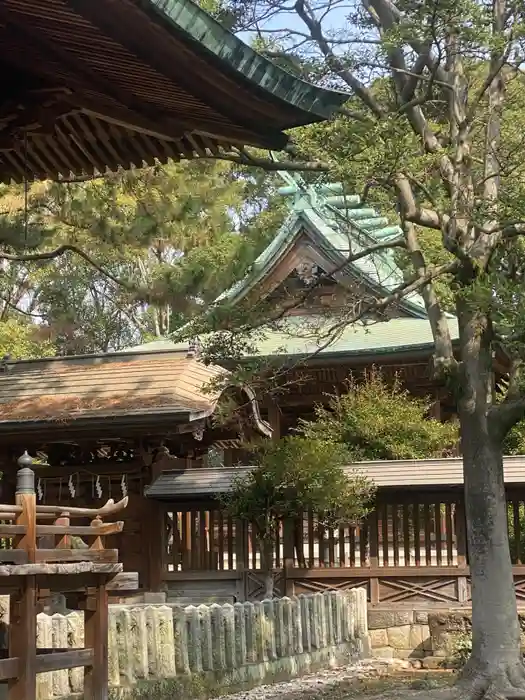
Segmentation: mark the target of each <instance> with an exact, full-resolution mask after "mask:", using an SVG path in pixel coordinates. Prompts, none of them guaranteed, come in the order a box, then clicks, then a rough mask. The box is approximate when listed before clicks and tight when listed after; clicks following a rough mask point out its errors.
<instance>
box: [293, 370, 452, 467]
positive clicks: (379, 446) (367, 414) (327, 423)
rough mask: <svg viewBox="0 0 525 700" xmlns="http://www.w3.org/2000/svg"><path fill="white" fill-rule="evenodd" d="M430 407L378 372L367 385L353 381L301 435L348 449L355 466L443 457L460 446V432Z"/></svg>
mask: <svg viewBox="0 0 525 700" xmlns="http://www.w3.org/2000/svg"><path fill="white" fill-rule="evenodd" d="M430 407H431V401H429V400H428V399H420V398H414V397H413V396H411V395H410V394H409V393H408V391H406V390H405V389H403V388H402V386H401V384H400V383H399V380H398V379H397V378H396V379H395V380H394V382H393V383H392V384H391V385H389V384H387V382H385V381H384V379H383V378H382V376H381V374H380V372H378V371H375V370H374V371H372V372H370V373H368V374H367V375H366V376H365V378H364V381H358V380H357V379H356V378H355V377H352V378H351V379H350V380H349V382H348V391H347V393H346V394H343V395H341V396H333V397H332V398H331V401H330V404H329V406H328V408H324V407H323V406H319V407H317V408H316V420H315V421H302V422H301V430H302V432H303V434H304V435H305V436H306V437H307V438H309V439H319V438H321V437H323V438H324V439H326V440H330V441H333V442H334V443H339V444H342V445H344V446H345V448H346V450H347V451H348V454H349V455H350V457H351V459H352V461H353V462H359V461H362V460H379V459H425V458H430V457H441V456H443V455H445V454H446V453H447V451H449V450H450V449H451V448H452V447H453V446H454V445H455V443H456V442H457V440H458V429H457V425H456V424H455V423H441V422H439V421H437V420H435V419H430V418H429V417H428V411H429V409H430Z"/></svg>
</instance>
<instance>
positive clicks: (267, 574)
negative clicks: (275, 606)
mask: <svg viewBox="0 0 525 700" xmlns="http://www.w3.org/2000/svg"><path fill="white" fill-rule="evenodd" d="M261 568H262V570H263V571H264V597H265V599H266V600H271V599H272V598H273V542H272V541H271V540H270V541H268V540H266V539H265V540H263V541H262V542H261Z"/></svg>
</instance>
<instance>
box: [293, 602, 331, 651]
mask: <svg viewBox="0 0 525 700" xmlns="http://www.w3.org/2000/svg"><path fill="white" fill-rule="evenodd" d="M291 607H292V644H293V648H292V653H293V654H294V655H295V656H297V655H299V654H302V653H303V651H304V648H303V616H302V614H301V606H300V603H299V600H298V599H297V598H292V606H291ZM340 629H341V626H340V625H339V627H338V630H339V636H340Z"/></svg>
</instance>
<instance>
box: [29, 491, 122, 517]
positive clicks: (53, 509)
mask: <svg viewBox="0 0 525 700" xmlns="http://www.w3.org/2000/svg"><path fill="white" fill-rule="evenodd" d="M128 500H129V499H128V497H127V496H125V497H124V498H122V499H121V500H120V501H117V502H116V503H115V501H114V500H113V499H112V498H110V499H109V501H107V502H106V503H105V504H104V505H103V506H101V507H100V508H76V507H73V506H44V505H37V507H36V516H37V518H39V517H42V516H44V515H46V514H53V515H56V516H59V515H61V514H62V513H67V514H68V515H69V517H73V518H97V517H99V518H107V517H108V516H109V515H115V513H120V511H121V510H124V509H125V508H126V506H127V505H128Z"/></svg>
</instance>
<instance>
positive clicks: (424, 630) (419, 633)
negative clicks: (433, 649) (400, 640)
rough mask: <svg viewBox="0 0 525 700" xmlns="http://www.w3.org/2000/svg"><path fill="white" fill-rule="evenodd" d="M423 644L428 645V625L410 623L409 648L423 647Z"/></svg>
mask: <svg viewBox="0 0 525 700" xmlns="http://www.w3.org/2000/svg"><path fill="white" fill-rule="evenodd" d="M425 644H426V645H427V646H428V647H430V645H431V640H430V627H429V626H428V625H412V626H411V627H410V643H409V646H410V648H411V649H416V648H418V647H421V649H425Z"/></svg>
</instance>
